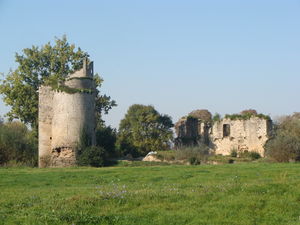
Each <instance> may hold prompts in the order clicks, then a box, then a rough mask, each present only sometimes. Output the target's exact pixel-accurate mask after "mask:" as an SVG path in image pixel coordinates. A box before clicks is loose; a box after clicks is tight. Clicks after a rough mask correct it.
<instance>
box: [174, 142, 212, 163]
mask: <svg viewBox="0 0 300 225" xmlns="http://www.w3.org/2000/svg"><path fill="white" fill-rule="evenodd" d="M208 156H209V148H208V147H207V146H206V145H199V146H195V147H186V148H182V149H178V150H176V151H175V159H177V160H185V161H188V162H189V163H190V164H192V165H196V164H200V162H203V161H206V160H207V158H208Z"/></svg>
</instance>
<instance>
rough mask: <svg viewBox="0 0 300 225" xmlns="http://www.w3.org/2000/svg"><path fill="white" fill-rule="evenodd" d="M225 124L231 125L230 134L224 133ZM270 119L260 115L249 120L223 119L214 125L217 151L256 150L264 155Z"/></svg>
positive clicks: (213, 135)
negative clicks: (262, 117)
mask: <svg viewBox="0 0 300 225" xmlns="http://www.w3.org/2000/svg"><path fill="white" fill-rule="evenodd" d="M224 126H229V135H228V136H226V134H224V132H225V131H224ZM270 126H271V123H270V121H268V120H266V119H261V118H258V117H251V118H250V119H248V120H230V119H223V120H221V121H220V122H216V123H215V124H214V125H213V127H212V133H211V141H212V142H213V144H214V146H215V153H216V154H222V155H229V154H230V153H231V151H232V150H236V151H237V152H243V151H245V150H247V151H255V152H258V153H259V154H260V155H262V156H264V144H265V143H266V141H267V140H268V138H269V137H268V135H269V132H270V129H271V128H270Z"/></svg>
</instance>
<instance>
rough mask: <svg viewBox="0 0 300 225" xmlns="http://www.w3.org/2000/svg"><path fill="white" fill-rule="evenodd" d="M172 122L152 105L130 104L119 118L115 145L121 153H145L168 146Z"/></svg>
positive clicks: (171, 135)
mask: <svg viewBox="0 0 300 225" xmlns="http://www.w3.org/2000/svg"><path fill="white" fill-rule="evenodd" d="M172 127H173V123H172V120H171V117H170V116H168V115H161V114H160V113H158V112H157V111H156V110H155V108H154V107H153V106H145V105H138V104H135V105H132V106H130V107H129V109H128V111H127V113H126V115H125V118H124V119H123V120H121V122H120V127H119V134H118V140H117V145H118V146H119V149H120V150H121V152H122V153H123V154H128V153H130V154H132V155H133V156H139V155H145V154H147V153H148V152H150V151H158V150H165V149H167V148H168V147H169V143H170V141H171V140H172V137H173V132H172V130H171V128H172Z"/></svg>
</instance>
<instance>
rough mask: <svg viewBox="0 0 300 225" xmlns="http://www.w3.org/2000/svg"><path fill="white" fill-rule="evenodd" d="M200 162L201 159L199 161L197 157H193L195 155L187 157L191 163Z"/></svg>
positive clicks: (196, 163) (197, 163)
mask: <svg viewBox="0 0 300 225" xmlns="http://www.w3.org/2000/svg"><path fill="white" fill-rule="evenodd" d="M200 162H201V161H200V160H199V159H198V158H197V157H195V156H193V157H191V158H189V163H190V164H191V165H199V164H200Z"/></svg>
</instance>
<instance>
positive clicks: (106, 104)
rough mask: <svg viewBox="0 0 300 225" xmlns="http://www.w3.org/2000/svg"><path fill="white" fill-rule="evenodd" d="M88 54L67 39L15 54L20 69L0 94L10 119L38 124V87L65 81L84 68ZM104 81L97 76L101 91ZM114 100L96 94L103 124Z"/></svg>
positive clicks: (10, 75)
mask: <svg viewBox="0 0 300 225" xmlns="http://www.w3.org/2000/svg"><path fill="white" fill-rule="evenodd" d="M88 57H89V55H88V53H87V52H84V51H82V50H81V49H80V48H76V47H75V45H74V44H69V42H68V41H67V38H66V36H63V37H62V38H61V39H59V38H56V40H55V44H54V45H51V43H50V42H48V43H47V44H45V45H43V46H41V47H38V46H32V47H31V48H25V49H23V51H22V53H21V54H19V53H16V56H15V61H16V63H17V64H18V67H17V68H16V69H15V70H11V71H10V72H9V73H8V74H7V75H6V76H5V77H4V79H3V80H1V83H0V94H3V96H4V98H3V100H4V102H5V103H6V104H7V105H9V106H10V107H11V109H10V111H9V112H8V113H7V116H8V119H9V120H13V119H19V120H21V121H22V122H24V123H26V124H30V125H31V127H32V128H36V127H37V125H38V92H37V91H38V88H39V86H40V85H42V84H51V83H53V82H54V81H55V82H61V81H64V79H65V78H66V76H67V75H68V74H70V73H73V72H75V71H76V70H79V69H80V68H82V65H83V60H84V59H85V58H88ZM102 82H103V80H102V79H101V78H100V76H99V75H98V74H96V75H95V83H96V85H97V87H98V88H99V87H100V86H101V84H102ZM115 105H116V103H115V101H113V100H111V98H110V97H109V96H106V95H100V93H98V94H97V97H96V110H97V119H98V121H99V122H100V123H101V122H103V121H102V120H101V113H107V112H108V110H110V109H111V108H112V107H113V106H115Z"/></svg>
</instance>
